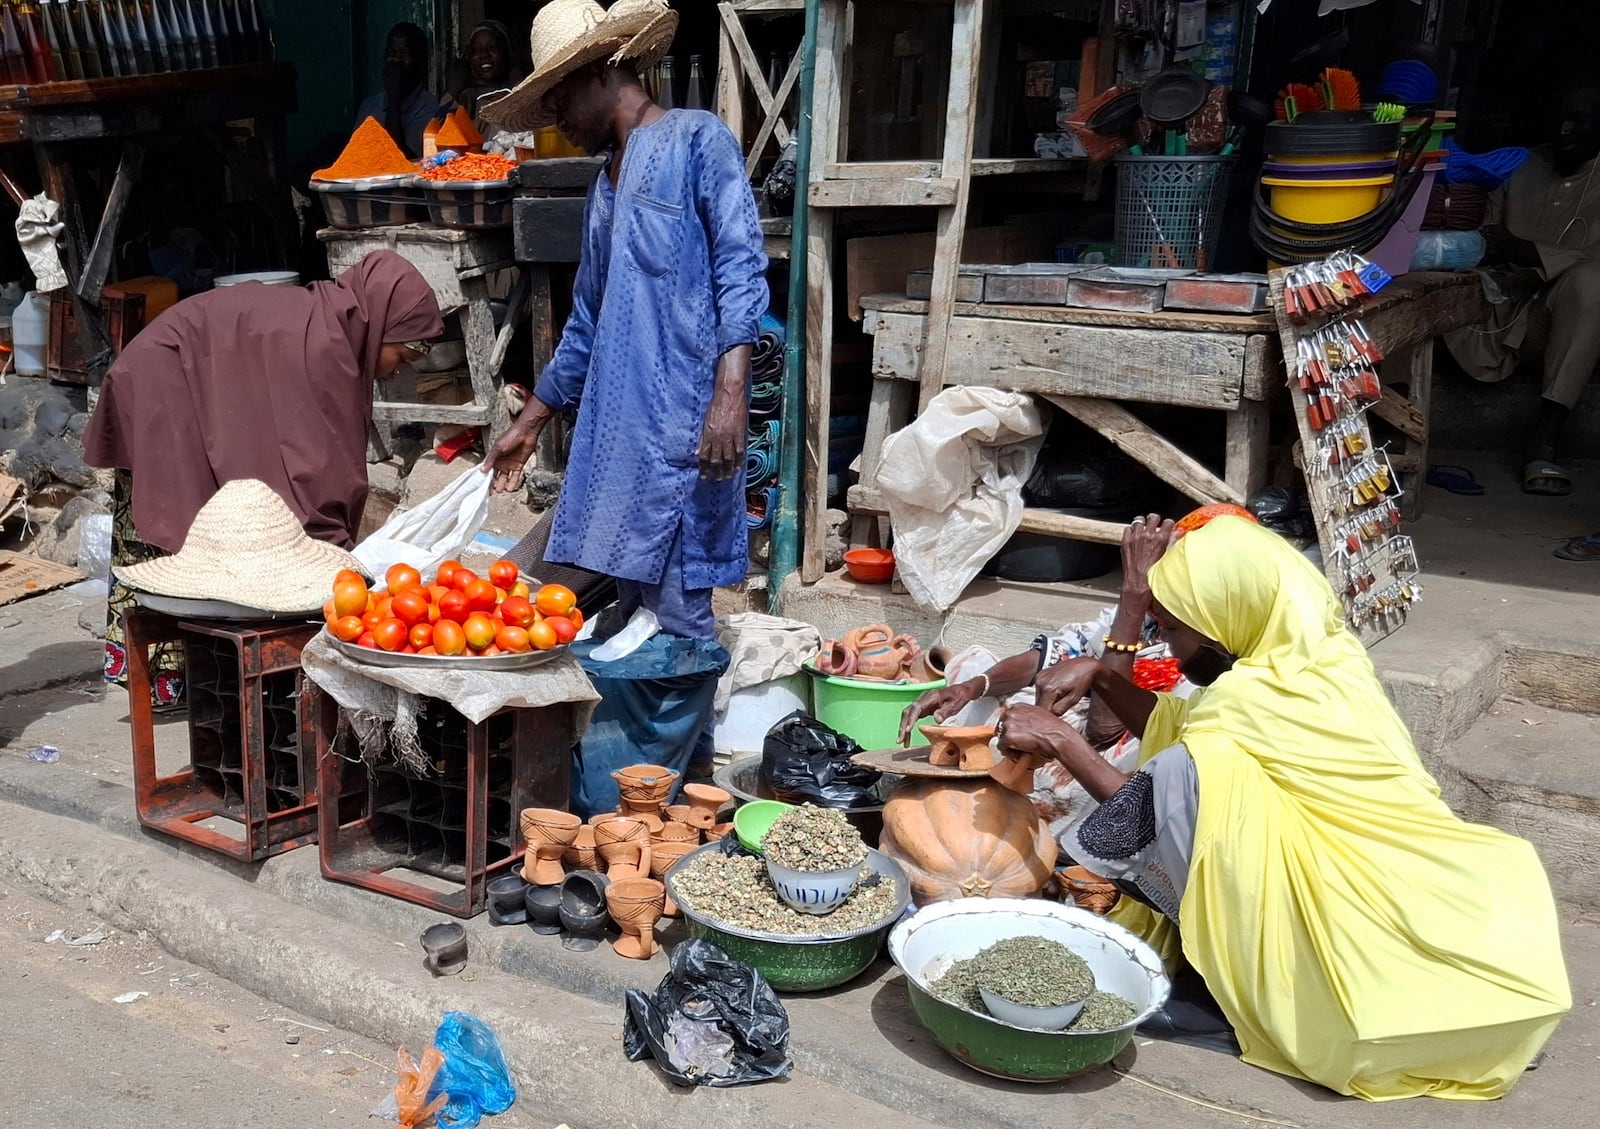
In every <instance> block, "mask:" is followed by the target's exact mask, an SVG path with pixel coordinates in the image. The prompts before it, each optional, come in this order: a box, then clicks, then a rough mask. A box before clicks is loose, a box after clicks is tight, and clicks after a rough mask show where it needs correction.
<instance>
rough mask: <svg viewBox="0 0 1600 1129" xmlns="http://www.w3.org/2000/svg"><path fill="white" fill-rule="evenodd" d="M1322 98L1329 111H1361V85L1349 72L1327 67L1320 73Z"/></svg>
mask: <svg viewBox="0 0 1600 1129" xmlns="http://www.w3.org/2000/svg"><path fill="white" fill-rule="evenodd" d="M1322 98H1323V103H1324V106H1325V108H1326V109H1329V110H1359V109H1361V83H1359V82H1357V81H1356V76H1355V75H1354V74H1352V73H1351V72H1350V71H1347V70H1343V69H1341V68H1339V67H1329V68H1328V69H1327V70H1325V71H1323V72H1322Z"/></svg>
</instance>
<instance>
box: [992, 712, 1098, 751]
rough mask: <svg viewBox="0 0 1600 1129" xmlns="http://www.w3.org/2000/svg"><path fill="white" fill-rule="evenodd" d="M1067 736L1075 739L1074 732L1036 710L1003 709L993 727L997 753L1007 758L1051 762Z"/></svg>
mask: <svg viewBox="0 0 1600 1129" xmlns="http://www.w3.org/2000/svg"><path fill="white" fill-rule="evenodd" d="M1069 734H1070V735H1071V737H1077V736H1078V731H1077V730H1076V729H1073V728H1072V726H1070V725H1068V724H1067V723H1066V722H1064V721H1062V720H1061V719H1060V718H1059V717H1057V716H1056V715H1055V714H1053V713H1051V712H1050V711H1049V710H1046V709H1040V708H1039V707H1038V706H1007V707H1006V708H1005V711H1004V712H1003V713H1001V715H1000V720H999V722H998V723H996V725H995V738H996V740H997V742H998V744H999V747H1000V751H1001V752H1002V753H1005V754H1006V755H1007V756H1011V757H1027V756H1032V757H1042V758H1044V759H1046V760H1055V759H1056V758H1057V757H1058V756H1059V754H1060V750H1061V749H1062V747H1063V746H1064V745H1065V743H1066V742H1067V741H1068V740H1069V737H1068V735H1069ZM1080 740H1081V738H1080Z"/></svg>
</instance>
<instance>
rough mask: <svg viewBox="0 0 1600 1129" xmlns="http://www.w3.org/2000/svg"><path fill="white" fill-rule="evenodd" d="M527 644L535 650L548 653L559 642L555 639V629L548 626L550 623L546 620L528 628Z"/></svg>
mask: <svg viewBox="0 0 1600 1129" xmlns="http://www.w3.org/2000/svg"><path fill="white" fill-rule="evenodd" d="M528 642H530V643H532V644H533V646H534V648H535V649H536V650H540V651H548V650H550V649H551V648H553V647H554V646H555V645H556V644H557V643H558V642H559V640H558V639H557V638H556V631H555V628H553V627H551V626H550V621H549V620H548V619H547V620H544V621H543V622H541V623H536V624H534V625H533V626H532V627H530V628H528Z"/></svg>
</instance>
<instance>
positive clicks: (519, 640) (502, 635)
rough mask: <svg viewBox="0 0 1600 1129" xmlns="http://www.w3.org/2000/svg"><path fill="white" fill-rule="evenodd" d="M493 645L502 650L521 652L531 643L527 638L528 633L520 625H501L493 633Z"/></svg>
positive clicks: (514, 652)
mask: <svg viewBox="0 0 1600 1129" xmlns="http://www.w3.org/2000/svg"><path fill="white" fill-rule="evenodd" d="M494 645H495V646H496V647H499V648H500V649H501V650H502V651H510V652H511V653H513V654H521V653H522V652H523V651H526V650H528V648H530V647H531V646H532V645H533V644H532V642H531V641H530V640H529V639H528V633H527V632H526V631H524V630H522V628H520V627H502V628H501V629H500V630H499V631H496V632H495V634H494Z"/></svg>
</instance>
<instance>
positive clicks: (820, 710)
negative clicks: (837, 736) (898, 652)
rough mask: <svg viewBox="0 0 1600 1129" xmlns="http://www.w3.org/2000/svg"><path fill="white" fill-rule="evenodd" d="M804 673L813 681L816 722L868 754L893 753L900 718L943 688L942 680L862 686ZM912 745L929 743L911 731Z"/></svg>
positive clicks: (855, 681) (811, 670) (812, 670)
mask: <svg viewBox="0 0 1600 1129" xmlns="http://www.w3.org/2000/svg"><path fill="white" fill-rule="evenodd" d="M806 670H807V671H808V672H809V673H810V674H811V676H812V679H813V681H812V684H811V706H812V709H813V710H814V711H815V714H816V718H817V720H818V721H820V722H822V724H824V725H826V726H827V727H828V728H830V729H833V730H836V731H837V732H839V733H843V734H844V735H845V736H846V737H849V738H852V739H853V740H854V741H855V743H856V744H858V745H860V746H861V747H862V748H863V749H868V750H872V749H892V748H895V747H896V746H897V745H899V744H900V715H901V714H902V713H904V712H905V709H906V707H907V706H909V705H910V704H911V703H912V702H915V701H916V700H917V699H918V698H919V697H921V696H922V695H923V694H925V693H927V692H928V691H929V690H937V689H939V688H940V687H942V686H943V685H944V680H943V679H940V680H939V681H937V682H862V681H860V680H858V679H854V678H836V677H834V676H833V675H831V674H823V673H821V672H820V671H818V670H816V669H815V668H814V667H810V666H808V667H806ZM911 743H912V744H913V745H926V744H927V743H928V739H927V738H926V737H924V736H923V735H922V731H921V730H920V729H917V728H915V727H913V728H912V730H911Z"/></svg>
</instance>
